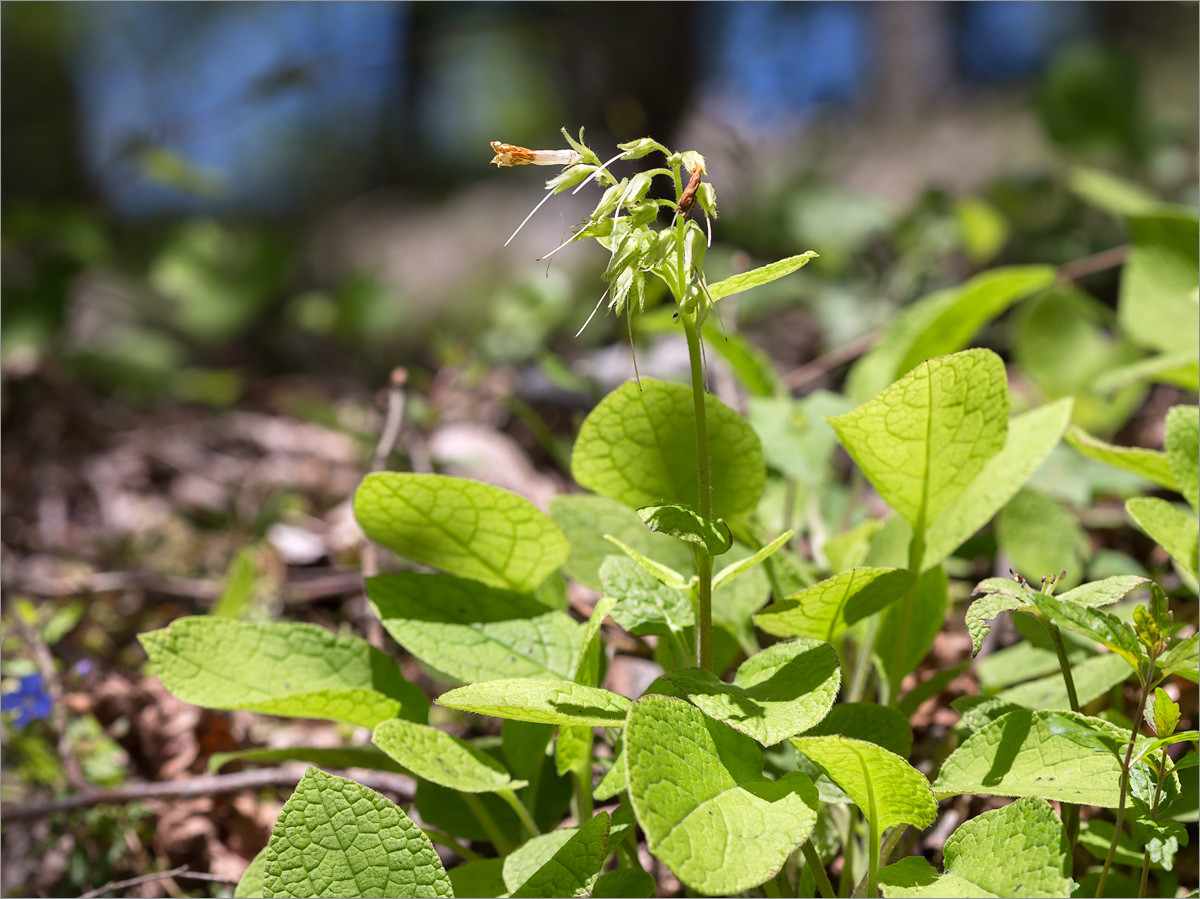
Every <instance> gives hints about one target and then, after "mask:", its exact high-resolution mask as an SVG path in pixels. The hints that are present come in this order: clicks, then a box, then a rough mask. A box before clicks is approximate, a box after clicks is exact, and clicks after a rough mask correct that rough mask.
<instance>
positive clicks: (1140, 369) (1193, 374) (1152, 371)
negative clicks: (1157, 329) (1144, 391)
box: [1092, 350, 1200, 393]
mask: <svg viewBox="0 0 1200 899" xmlns="http://www.w3.org/2000/svg"><path fill="white" fill-rule="evenodd" d="M1140 381H1156V382H1158V383H1161V384H1172V385H1174V386H1175V387H1182V388H1183V389H1184V390H1189V391H1191V392H1192V393H1200V360H1198V359H1197V358H1196V352H1195V350H1181V351H1179V352H1175V353H1163V354H1161V355H1158V356H1151V357H1150V358H1148V359H1139V360H1138V361H1137V362H1131V363H1130V364H1129V365H1119V366H1117V367H1116V368H1112V369H1108V370H1107V371H1105V372H1104V374H1102V375H1100V377H1098V378H1096V380H1095V381H1094V382H1092V389H1093V390H1094V391H1096V392H1097V393H1113V392H1115V391H1118V390H1122V389H1124V388H1125V387H1128V386H1129V385H1130V384H1137V383H1138V382H1140Z"/></svg>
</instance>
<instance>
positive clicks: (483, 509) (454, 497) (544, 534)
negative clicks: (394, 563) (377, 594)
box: [354, 471, 569, 593]
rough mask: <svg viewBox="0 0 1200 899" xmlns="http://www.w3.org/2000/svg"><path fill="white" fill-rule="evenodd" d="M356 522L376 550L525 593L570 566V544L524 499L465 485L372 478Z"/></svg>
mask: <svg viewBox="0 0 1200 899" xmlns="http://www.w3.org/2000/svg"><path fill="white" fill-rule="evenodd" d="M354 517H355V518H357V519H358V523H359V525H361V526H362V529H363V531H365V532H366V535H367V536H368V537H370V538H371V539H372V540H374V541H375V542H376V543H379V544H382V545H383V546H386V547H387V548H388V549H390V550H393V551H394V552H397V553H399V554H400V555H402V556H404V557H406V558H409V559H412V560H413V561H414V562H418V563H420V564H422V565H428V566H430V567H431V568H437V569H440V570H441V571H444V572H446V573H447V574H454V575H458V576H459V577H465V578H471V579H472V580H476V581H482V582H483V583H485V584H490V585H491V586H493V587H503V588H505V589H508V590H515V591H517V592H518V593H528V592H530V591H532V590H533V589H534V588H535V587H537V586H538V585H539V584H540V583H541V582H542V581H544V580H545V579H546V577H547V575H549V574H550V572H552V571H554V570H555V569H556V568H558V566H560V565H562V563H563V562H565V561H566V560H567V552H568V550H569V547H568V545H567V538H566V537H564V536H563V533H562V531H560V530H559V529H558V525H556V524H555V523H554V522H553V521H551V520H550V518H549V516H547V515H545V514H543V513H542V512H540V511H538V509H537V507H536V506H534V505H533V503H531V502H529V500H527V499H523V498H522V497H519V496H517V495H516V494H515V493H509V492H508V491H507V490H501V489H500V488H499V487H493V486H492V485H491V484H483V483H480V482H479V481H472V480H468V479H466V478H451V477H447V476H445V475H439V474H413V473H409V472H404V473H402V472H395V471H383V472H375V473H373V474H369V475H367V476H366V477H365V478H363V482H362V484H360V485H359V488H358V492H357V493H355V494H354Z"/></svg>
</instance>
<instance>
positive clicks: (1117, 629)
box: [1033, 593, 1143, 670]
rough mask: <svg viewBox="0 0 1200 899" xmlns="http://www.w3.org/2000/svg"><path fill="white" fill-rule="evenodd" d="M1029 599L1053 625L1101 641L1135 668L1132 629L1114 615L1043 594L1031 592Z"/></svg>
mask: <svg viewBox="0 0 1200 899" xmlns="http://www.w3.org/2000/svg"><path fill="white" fill-rule="evenodd" d="M1033 601H1034V603H1035V604H1036V605H1037V607H1038V610H1039V611H1040V612H1041V613H1042V614H1043V615H1045V616H1046V618H1047V619H1049V620H1050V621H1051V622H1053V623H1054V624H1056V625H1058V626H1059V627H1064V628H1067V629H1068V630H1072V631H1074V632H1075V633H1077V634H1083V635H1084V636H1085V637H1090V638H1091V639H1093V640H1096V641H1097V642H1099V643H1103V644H1104V645H1105V646H1107V647H1108V648H1109V649H1111V650H1112V651H1113V652H1115V653H1117V654H1119V655H1120V656H1121V657H1122V658H1124V659H1125V661H1126V662H1128V663H1129V665H1130V667H1131V668H1133V669H1134V670H1136V669H1137V667H1138V664H1139V663H1140V662H1141V659H1142V653H1143V649H1142V646H1141V644H1140V643H1139V642H1138V638H1137V634H1135V633H1134V630H1133V628H1132V627H1130V626H1129V625H1128V624H1126V623H1125V622H1123V621H1121V619H1119V618H1117V617H1116V616H1115V615H1109V614H1108V613H1107V612H1101V611H1099V610H1098V609H1089V608H1088V607H1087V606H1081V605H1077V604H1076V603H1073V602H1064V601H1063V600H1061V599H1059V598H1058V597H1054V596H1047V595H1045V594H1044V593H1035V594H1033Z"/></svg>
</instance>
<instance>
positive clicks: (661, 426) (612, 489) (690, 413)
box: [571, 378, 765, 522]
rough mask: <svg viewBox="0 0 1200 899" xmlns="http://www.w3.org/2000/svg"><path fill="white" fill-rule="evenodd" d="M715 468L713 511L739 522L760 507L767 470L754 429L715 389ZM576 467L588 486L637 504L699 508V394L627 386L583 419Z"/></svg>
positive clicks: (711, 417)
mask: <svg viewBox="0 0 1200 899" xmlns="http://www.w3.org/2000/svg"><path fill="white" fill-rule="evenodd" d="M704 401H705V407H706V417H707V421H708V439H709V445H710V462H711V466H712V514H713V517H714V518H724V519H725V520H726V521H730V522H734V521H740V520H742V519H745V518H746V517H747V516H749V515H750V514H751V513H752V512H753V511H754V509H755V508H756V507H757V506H758V498H759V496H760V495H761V494H762V489H763V482H764V478H765V470H764V467H763V458H762V447H761V446H760V444H759V442H758V436H757V435H756V434H755V433H754V430H753V429H752V428H751V427H750V426H749V425H748V424H746V422H745V421H744V420H743V419H742V418H741V417H740V416H739V415H738V414H737V413H736V412H734V411H733V410H732V409H730V408H729V407H728V406H726V405H725V404H724V403H722V402H721V401H720V400H718V399H717V398H716V397H714V396H712V395H711V394H706V395H705V397H704ZM571 471H572V473H573V474H574V476H575V480H576V481H578V482H579V484H580V485H581V486H583V487H586V488H588V489H589V490H592V491H594V492H596V493H600V494H603V495H604V496H608V497H611V498H613V499H616V500H620V501H621V502H623V503H625V504H626V505H629V506H633V507H634V508H638V507H641V506H647V505H650V504H651V503H662V502H667V503H680V504H682V505H686V506H691V507H692V508H694V509H696V508H699V507H700V502H699V488H698V486H697V484H698V476H697V457H696V428H695V415H694V408H693V405H692V392H691V389H690V388H689V387H686V386H684V385H682V384H667V383H665V382H663V381H656V380H653V379H651V378H643V379H642V386H641V389H639V388H638V385H637V383H636V382H633V381H629V382H627V383H625V384H622V385H621V386H620V387H618V388H617V389H616V390H614V391H613V392H612V393H610V394H609V395H608V396H606V397H605V398H604V399H603V400H602V401H601V402H600V404H599V405H598V406H596V408H595V409H593V410H592V412H591V414H589V415H588V417H587V418H586V419H585V420H584V422H583V426H582V427H581V428H580V430H579V437H578V438H577V440H576V441H575V451H574V453H573V454H572V457H571Z"/></svg>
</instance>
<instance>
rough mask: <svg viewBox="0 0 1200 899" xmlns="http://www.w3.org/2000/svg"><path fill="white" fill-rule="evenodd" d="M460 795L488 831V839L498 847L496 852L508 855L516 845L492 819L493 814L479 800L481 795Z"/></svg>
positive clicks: (485, 831)
mask: <svg viewBox="0 0 1200 899" xmlns="http://www.w3.org/2000/svg"><path fill="white" fill-rule="evenodd" d="M459 795H461V796H462V798H463V802H465V803H466V805H467V808H469V809H470V810H471V814H473V815H474V816H475V819H476V820H477V821H479V824H480V826H481V827H482V828H483V832H484V833H486V834H487V835H488V839H489V840H491V841H492V845H493V846H495V847H496V852H498V853H499V854H500V855H508V854H509V853H510V852H512V851H513V849H515V848H516V847H515V846H513V844H512V841H511V840H510V839H508V837H506V836H505V835H504V834H503V833H502V832H501V831H500V828H499V827H497V826H496V822H495V821H494V820H492V816H491V815H489V814H488V810H487V809H486V808H485V807H484V805H483V803H482V802H480V801H479V797H478V796H476V795H474V794H473V793H460V794H459Z"/></svg>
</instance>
